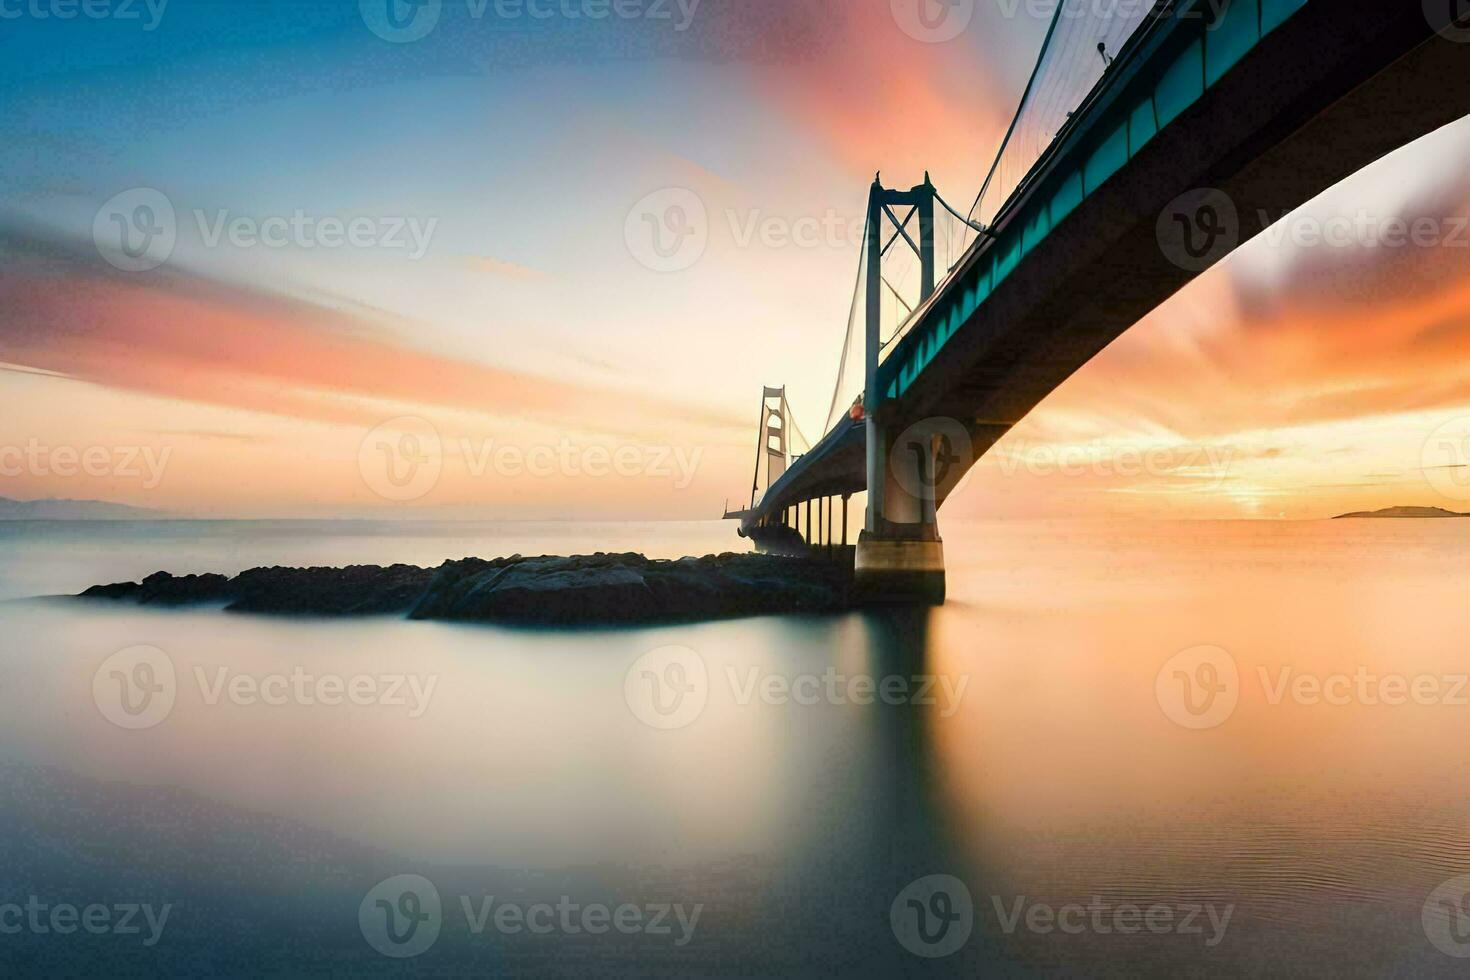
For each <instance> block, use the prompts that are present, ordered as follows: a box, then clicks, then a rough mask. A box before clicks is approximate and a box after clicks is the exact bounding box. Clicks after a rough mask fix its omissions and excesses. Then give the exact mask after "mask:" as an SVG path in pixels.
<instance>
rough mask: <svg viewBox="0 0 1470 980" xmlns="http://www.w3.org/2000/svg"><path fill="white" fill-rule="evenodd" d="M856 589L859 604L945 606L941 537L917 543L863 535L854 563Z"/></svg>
mask: <svg viewBox="0 0 1470 980" xmlns="http://www.w3.org/2000/svg"><path fill="white" fill-rule="evenodd" d="M853 589H854V591H855V592H856V595H857V598H858V601H859V602H862V603H864V604H867V605H877V604H880V603H897V604H904V605H930V606H938V605H943V603H944V542H943V541H941V540H939V538H938V536H937V535H936V536H934V537H932V538H930V539H928V540H917V539H912V538H899V537H889V536H886V535H885V536H879V535H877V534H875V533H873V532H872V531H864V532H862V534H861V535H859V537H858V543H857V555H856V558H855V560H854V563H853Z"/></svg>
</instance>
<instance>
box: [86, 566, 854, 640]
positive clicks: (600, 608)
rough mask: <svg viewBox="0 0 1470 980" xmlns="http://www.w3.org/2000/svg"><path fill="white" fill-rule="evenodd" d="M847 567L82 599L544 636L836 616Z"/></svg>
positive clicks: (518, 572)
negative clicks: (540, 629) (451, 624)
mask: <svg viewBox="0 0 1470 980" xmlns="http://www.w3.org/2000/svg"><path fill="white" fill-rule="evenodd" d="M851 577H852V574H851V568H850V567H848V566H847V565H846V564H837V563H826V562H817V561H812V560H808V559H797V558H783V557H778V556H775V555H758V554H741V555H734V554H726V555H708V556H706V557H704V558H681V559H678V560H677V561H662V560H655V559H649V558H645V557H643V556H642V555H638V554H604V553H598V554H595V555H583V556H579V557H574V558H561V557H554V556H543V557H538V558H523V557H521V556H520V555H514V556H512V557H510V558H496V559H491V560H485V559H480V558H464V559H461V560H459V561H447V562H445V563H444V564H443V565H441V566H439V567H438V568H437V569H424V568H418V567H415V566H412V565H393V566H391V567H389V568H382V567H379V566H377V565H354V566H351V567H349V568H252V569H250V570H249V571H245V572H241V573H240V574H239V575H237V576H235V577H234V578H233V579H227V578H226V577H225V576H223V575H186V576H173V575H169V574H168V573H166V572H158V573H156V574H154V575H150V576H148V578H146V579H144V580H143V582H142V584H141V585H140V584H135V583H132V582H123V583H117V584H115V585H102V586H94V587H92V588H90V589H88V590H87V591H86V592H84V593H82V595H84V596H86V597H89V598H101V599H133V600H136V601H138V602H140V603H147V604H157V605H183V604H187V603H199V602H225V603H227V605H226V607H225V608H227V609H229V610H231V611H233V612H254V613H288V614H303V615H319V616H347V615H366V614H391V613H400V614H407V615H408V616H409V617H410V618H412V619H445V620H463V621H481V622H508V623H526V624H544V625H561V626H573V625H611V624H620V623H657V622H680V621H689V620H698V619H714V618H721V617H728V616H750V615H761V614H769V613H789V612H830V611H835V610H840V609H845V608H847V607H848V605H849V599H848V586H849V583H850V579H851Z"/></svg>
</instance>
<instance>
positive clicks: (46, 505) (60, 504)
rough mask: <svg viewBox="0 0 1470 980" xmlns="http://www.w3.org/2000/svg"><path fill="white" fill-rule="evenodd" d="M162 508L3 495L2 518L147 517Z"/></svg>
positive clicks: (155, 515) (0, 502) (160, 514)
mask: <svg viewBox="0 0 1470 980" xmlns="http://www.w3.org/2000/svg"><path fill="white" fill-rule="evenodd" d="M168 516H169V515H168V514H165V513H164V512H162V511H157V510H149V509H148V508H146V507H129V506H128V505H126V504H113V503H108V502H107V501H105V500H11V499H9V498H8V497H0V521H146V520H149V519H153V518H160V517H168Z"/></svg>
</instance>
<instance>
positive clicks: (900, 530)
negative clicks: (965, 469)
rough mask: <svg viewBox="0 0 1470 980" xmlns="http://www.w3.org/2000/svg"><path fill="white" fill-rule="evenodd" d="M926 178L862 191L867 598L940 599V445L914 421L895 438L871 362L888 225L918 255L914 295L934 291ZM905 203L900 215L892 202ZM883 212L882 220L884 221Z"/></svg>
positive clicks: (930, 195) (860, 567) (863, 582)
mask: <svg viewBox="0 0 1470 980" xmlns="http://www.w3.org/2000/svg"><path fill="white" fill-rule="evenodd" d="M934 198H935V194H934V185H933V184H932V183H930V181H929V175H928V174H927V173H926V174H924V183H922V184H920V185H919V186H917V187H914V188H913V189H911V190H907V191H898V190H890V189H888V188H885V187H884V186H883V184H882V181H881V179H879V178H875V179H874V181H873V187H872V190H871V191H870V192H869V194H868V241H867V255H868V266H867V272H866V276H865V278H866V280H867V331H866V340H867V343H866V359H865V360H866V367H867V376H866V383H865V385H864V388H863V408H864V416H865V419H866V428H867V484H868V509H867V515H866V519H865V521H864V526H863V532H862V534H861V535H859V537H858V545H857V555H856V558H855V565H854V573H855V576H854V584H855V586H856V588H857V590H858V592H859V593H860V594H861V595H862V596H863V597H864V598H866V599H868V600H869V601H880V602H881V601H894V602H913V601H916V600H917V601H923V602H935V603H939V602H943V601H944V543H943V542H942V541H941V540H940V538H939V524H938V519H937V517H936V510H937V507H936V503H935V499H936V498H935V493H934V486H935V483H936V482H937V477H936V461H937V456H938V453H939V452H940V446H939V445H938V440H937V438H936V437H935V436H933V435H931V434H929V433H927V432H926V431H924V430H925V427H923V426H918V427H913V428H910V429H908V430H906V431H905V432H904V433H903V434H902V437H901V438H902V441H903V444H902V445H899V444H898V442H897V440H896V438H895V435H894V433H893V432H892V431H890V428H891V427H890V426H889V424H888V421H889V415H890V413H889V412H888V411H886V410H885V406H884V404H883V396H884V393H883V392H882V391H880V390H879V388H878V364H879V360H880V355H881V353H882V348H883V339H882V337H881V333H882V324H881V312H882V307H881V304H880V300H881V298H882V297H881V293H880V292H879V290H880V289H881V288H882V266H881V262H882V258H883V251H884V248H885V244H884V238H885V237H886V235H887V234H888V233H889V228H890V227H891V228H893V229H896V230H895V231H894V232H892V234H893V236H894V237H895V238H897V237H902V238H903V240H904V242H905V243H906V244H907V245H908V246H909V247H910V248H912V249H913V250H914V252H915V254H917V255H918V257H919V265H920V280H919V299H920V302H923V301H925V300H927V299H928V298H929V297H930V296H931V295H932V294H933V292H934V279H935V267H934ZM895 207H899V208H904V207H907V208H910V209H911V210H910V213H909V216H908V217H905V218H904V219H902V220H900V219H899V217H898V215H897V214H896V213H894V210H893V209H894V208H895ZM914 212H917V214H918V218H919V240H918V241H917V242H916V241H914V239H913V237H912V236H910V235H909V233H908V231H907V230H906V225H907V222H908V220H909V218H910V217H912V216H913V214H914ZM885 219H886V220H885Z"/></svg>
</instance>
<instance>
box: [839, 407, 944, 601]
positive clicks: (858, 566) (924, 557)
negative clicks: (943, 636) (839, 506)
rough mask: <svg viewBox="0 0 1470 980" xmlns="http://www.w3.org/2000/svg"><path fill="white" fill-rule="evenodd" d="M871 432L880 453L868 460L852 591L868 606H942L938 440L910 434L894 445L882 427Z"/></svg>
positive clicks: (942, 561)
mask: <svg viewBox="0 0 1470 980" xmlns="http://www.w3.org/2000/svg"><path fill="white" fill-rule="evenodd" d="M872 428H873V429H874V430H876V433H874V434H875V435H876V436H877V442H878V446H879V447H880V449H879V452H878V453H877V454H876V455H877V458H876V459H874V458H873V457H872V456H871V455H870V457H869V461H868V462H869V483H868V486H869V488H870V489H869V491H868V514H867V522H866V523H867V526H866V527H865V528H864V529H863V532H862V533H861V534H860V535H859V536H858V544H857V554H856V557H855V559H854V564H853V588H854V589H855V590H856V591H857V594H858V598H859V599H860V600H861V601H863V602H866V603H871V604H876V603H906V604H911V605H912V604H921V605H924V604H927V605H940V604H942V603H943V602H944V541H943V540H942V539H941V538H940V537H939V518H938V513H937V511H938V507H937V505H936V502H935V499H936V498H935V493H934V487H935V484H936V482H937V480H936V468H937V464H938V458H939V449H940V446H939V444H938V438H937V437H936V436H934V435H933V434H930V433H927V432H913V431H912V430H911V431H910V432H906V433H905V434H904V437H903V439H902V440H901V441H894V440H892V439H890V438H888V437H887V434H886V433H885V432H883V426H882V424H881V423H876V424H874V425H873V427H872ZM875 463H876V464H877V465H876V466H875V465H874V464H875Z"/></svg>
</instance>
